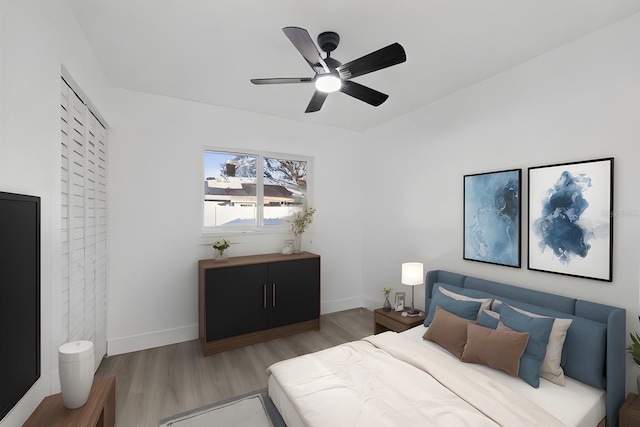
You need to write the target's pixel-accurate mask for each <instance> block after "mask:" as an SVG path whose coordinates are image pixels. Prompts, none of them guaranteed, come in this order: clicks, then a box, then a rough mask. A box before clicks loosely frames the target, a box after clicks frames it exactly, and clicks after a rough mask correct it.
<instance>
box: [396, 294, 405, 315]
mask: <svg viewBox="0 0 640 427" xmlns="http://www.w3.org/2000/svg"><path fill="white" fill-rule="evenodd" d="M404 296H405V292H396V302H395V305H396V311H403V310H404Z"/></svg>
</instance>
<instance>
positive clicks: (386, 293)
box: [380, 288, 393, 297]
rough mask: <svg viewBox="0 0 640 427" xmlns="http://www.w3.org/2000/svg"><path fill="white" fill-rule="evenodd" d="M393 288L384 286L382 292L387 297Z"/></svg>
mask: <svg viewBox="0 0 640 427" xmlns="http://www.w3.org/2000/svg"><path fill="white" fill-rule="evenodd" d="M392 290H393V289H392V288H382V290H381V291H380V292H382V293H383V294H384V296H385V297H388V296H389V294H390V293H391V291H392Z"/></svg>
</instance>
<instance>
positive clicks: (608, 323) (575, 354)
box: [425, 270, 626, 426]
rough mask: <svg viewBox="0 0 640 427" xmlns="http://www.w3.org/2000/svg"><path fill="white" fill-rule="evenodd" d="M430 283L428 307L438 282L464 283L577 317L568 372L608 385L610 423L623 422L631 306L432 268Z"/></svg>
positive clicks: (567, 351) (480, 293)
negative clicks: (620, 412)
mask: <svg viewBox="0 0 640 427" xmlns="http://www.w3.org/2000/svg"><path fill="white" fill-rule="evenodd" d="M426 284H427V289H426V292H425V308H426V309H427V310H429V305H430V304H431V297H432V294H433V291H434V288H437V287H438V286H444V287H447V288H449V289H455V288H462V289H464V293H465V294H466V295H468V296H471V297H479V298H483V297H484V298H486V297H492V298H495V299H499V300H501V301H503V302H505V303H507V304H510V305H513V306H516V307H519V308H522V309H525V310H528V311H531V312H533V313H538V314H542V315H547V316H553V317H565V318H571V319H573V322H572V324H571V327H569V330H568V331H567V338H566V340H565V345H564V349H563V353H562V367H563V369H564V372H565V375H567V376H570V377H573V378H575V379H577V380H579V381H582V382H584V383H587V384H590V385H593V386H596V387H600V388H604V389H606V410H607V426H617V425H618V411H619V409H620V407H621V406H622V404H623V403H624V396H625V366H626V361H625V348H626V347H625V345H626V344H625V342H626V341H625V338H626V311H625V309H623V308H618V307H611V306H608V305H604V304H598V303H594V302H589V301H583V300H579V299H576V298H568V297H564V296H560V295H553V294H550V293H546V292H540V291H535V290H532V289H525V288H520V287H517V286H513V285H508V284H504V283H498V282H493V281H490V280H484V279H479V278H476V277H470V276H465V275H462V274H458V273H452V272H449V271H443V270H433V271H429V272H428V273H427V280H426ZM585 354H588V355H589V356H587V357H584V355H585Z"/></svg>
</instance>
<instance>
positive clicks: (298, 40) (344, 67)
mask: <svg viewBox="0 0 640 427" xmlns="http://www.w3.org/2000/svg"><path fill="white" fill-rule="evenodd" d="M282 31H284V34H285V35H286V36H287V37H288V38H289V40H290V41H291V43H293V45H294V46H295V47H296V49H298V51H299V52H300V54H301V55H302V56H303V57H304V59H305V60H306V61H307V63H308V64H309V65H310V66H311V68H312V69H313V71H314V72H315V73H316V74H315V76H313V77H292V78H272V79H251V83H253V84H256V85H265V84H282V83H315V87H316V91H315V93H314V94H313V97H312V98H311V102H309V105H308V106H307V109H306V110H305V113H312V112H314V111H319V110H320V108H322V104H323V103H324V101H325V99H327V96H328V95H329V93H332V92H337V91H340V92H342V93H346V94H347V95H349V96H352V97H354V98H356V99H359V100H360V101H364V102H366V103H367V104H370V105H373V106H374V107H377V106H379V105H380V104H382V103H383V102H384V101H386V100H387V98H388V97H389V95H385V94H384V93H381V92H378V91H377V90H373V89H371V88H368V87H366V86H363V85H361V84H359V83H356V82H354V81H352V80H351V79H352V78H354V77H358V76H362V75H364V74H367V73H371V72H373V71H378V70H381V69H383V68H387V67H391V66H392V65H396V64H400V63H402V62H404V61H406V60H407V55H406V54H405V52H404V48H403V47H402V46H401V45H400V44H399V43H393V44H390V45H389V46H387V47H383V48H382V49H380V50H376V51H375V52H372V53H370V54H368V55H365V56H363V57H361V58H358V59H355V60H353V61H351V62H348V63H346V64H341V63H340V62H339V61H337V60H336V59H334V58H331V52H333V51H334V50H335V49H336V47H338V44H339V43H340V36H339V35H338V34H337V33H335V32H333V31H326V32H324V33H321V34H320V35H319V36H318V45H319V46H320V49H322V50H323V51H324V52H326V54H327V56H326V58H322V56H321V55H320V52H319V51H318V48H317V47H316V45H315V44H314V43H313V41H312V40H311V36H309V33H308V32H307V30H305V29H304V28H298V27H285V28H283V29H282Z"/></svg>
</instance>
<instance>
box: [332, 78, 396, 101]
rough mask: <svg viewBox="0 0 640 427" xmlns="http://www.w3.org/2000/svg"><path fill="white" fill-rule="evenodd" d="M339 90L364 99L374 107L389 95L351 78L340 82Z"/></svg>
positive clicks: (361, 99)
mask: <svg viewBox="0 0 640 427" xmlns="http://www.w3.org/2000/svg"><path fill="white" fill-rule="evenodd" d="M340 92H342V93H346V94H347V95H349V96H353V97H354V98H356V99H359V100H360V101H364V102H366V103H367V104H369V105H373V106H374V107H377V106H378V105H380V104H382V103H383V102H384V101H386V100H387V98H389V95H385V94H384V93H382V92H378V91H377V90H373V89H371V88H368V87H366V86H363V85H361V84H360V83H356V82H353V81H351V80H345V81H343V82H342V87H341V88H340Z"/></svg>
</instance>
